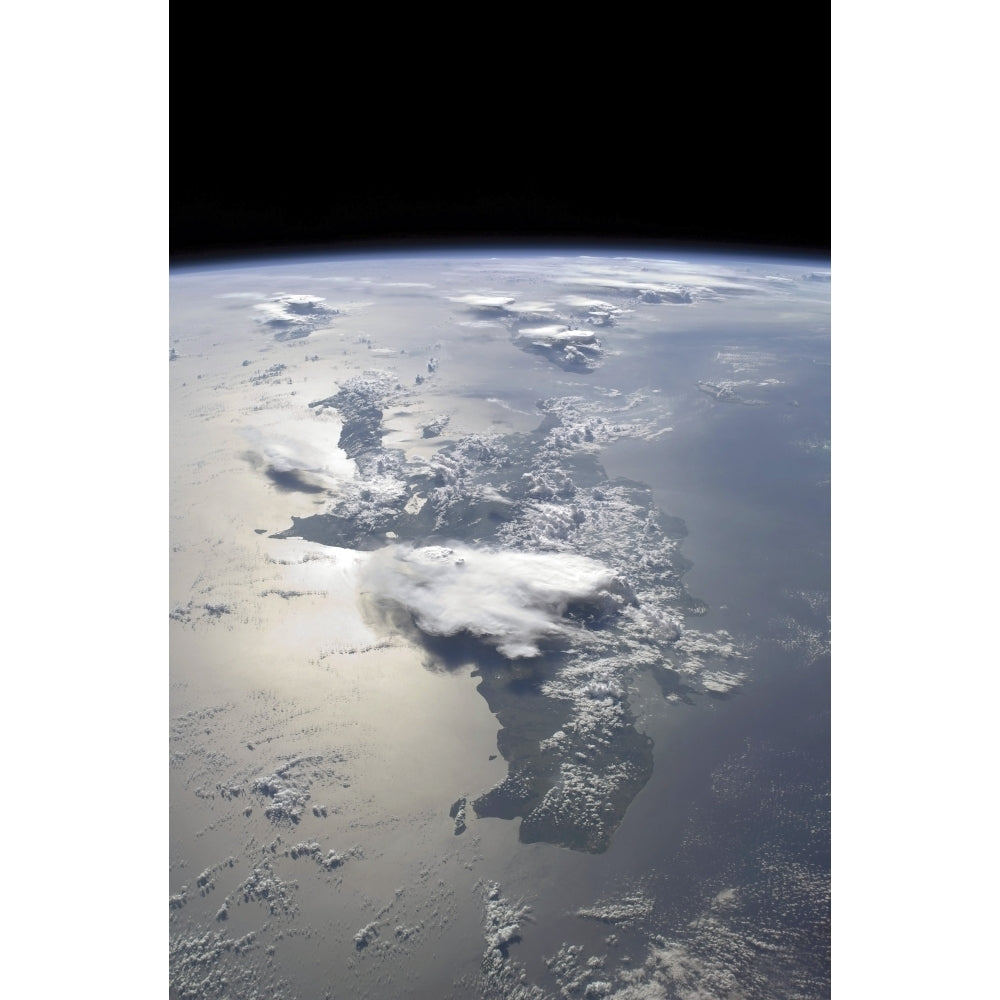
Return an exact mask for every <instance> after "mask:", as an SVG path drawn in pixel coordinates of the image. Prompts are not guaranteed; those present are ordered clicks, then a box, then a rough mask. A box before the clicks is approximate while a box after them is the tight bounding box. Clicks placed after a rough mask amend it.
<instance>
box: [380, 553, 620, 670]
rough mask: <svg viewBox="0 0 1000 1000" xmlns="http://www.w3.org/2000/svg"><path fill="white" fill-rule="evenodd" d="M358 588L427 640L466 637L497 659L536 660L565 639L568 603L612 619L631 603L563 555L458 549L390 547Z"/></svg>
mask: <svg viewBox="0 0 1000 1000" xmlns="http://www.w3.org/2000/svg"><path fill="white" fill-rule="evenodd" d="M362 586H363V589H365V590H366V591H367V592H368V593H369V594H370V595H371V596H372V597H373V598H374V599H375V601H376V602H378V603H380V604H382V605H385V604H387V603H392V604H395V605H397V606H400V607H402V608H405V609H406V610H408V611H409V612H410V613H411V614H412V615H413V621H414V623H415V624H416V626H417V627H418V628H419V629H420V630H421V631H422V632H424V633H426V634H428V635H435V636H449V635H458V634H459V633H463V632H464V633H468V634H470V635H473V636H476V637H477V638H479V639H482V640H483V641H484V642H486V643H488V644H489V645H491V646H495V647H496V649H497V650H498V651H499V652H500V653H502V654H503V655H504V656H506V657H508V658H510V659H515V658H517V657H522V656H538V655H539V653H540V652H541V650H540V648H539V643H540V642H541V641H542V640H543V639H545V638H550V637H553V636H558V635H570V634H571V633H572V631H573V630H574V629H575V628H576V627H577V626H574V625H572V624H571V623H569V622H568V621H566V620H564V618H563V616H564V614H565V613H566V611H567V609H568V608H569V607H570V606H571V605H574V604H579V605H589V606H592V607H595V608H596V609H598V610H599V611H601V612H604V613H609V612H614V611H616V610H618V609H620V608H622V607H624V606H625V605H626V604H628V603H633V602H634V600H635V598H634V596H633V595H632V592H631V589H630V588H629V587H628V585H627V584H625V583H623V582H622V581H621V580H620V579H619V578H618V577H616V576H615V574H614V573H613V572H612V571H611V570H610V569H608V568H607V567H606V566H603V565H602V564H601V563H599V562H596V561H595V560H593V559H588V558H586V557H584V556H577V555H571V554H568V553H564V552H558V553H555V552H494V551H489V550H484V549H472V548H468V547H464V546H455V547H453V548H451V547H444V546H428V547H424V548H411V547H409V546H394V547H392V548H389V549H383V550H381V551H380V552H378V553H376V554H375V555H373V557H372V559H371V561H370V562H369V563H368V566H367V568H366V571H365V574H364V578H363V582H362Z"/></svg>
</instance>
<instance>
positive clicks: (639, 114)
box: [170, 10, 830, 263]
mask: <svg viewBox="0 0 1000 1000" xmlns="http://www.w3.org/2000/svg"><path fill="white" fill-rule="evenodd" d="M817 13H818V14H819V15H822V18H824V19H826V20H809V19H806V20H804V21H800V23H798V24H797V25H796V26H795V30H794V34H791V35H790V34H789V33H788V26H787V25H785V24H781V23H778V20H777V18H778V15H776V14H774V15H768V16H770V17H772V18H775V21H774V23H770V22H761V21H760V20H755V18H759V16H760V15H759V14H756V13H754V14H752V15H751V14H747V15H743V16H744V17H745V21H744V23H736V22H735V21H734V20H733V19H732V18H733V16H734V15H732V14H726V15H723V14H722V13H721V11H720V12H719V13H718V14H713V13H706V14H704V15H701V19H700V20H698V21H695V22H692V21H690V20H688V21H686V22H685V21H682V20H679V19H678V17H677V16H675V15H674V14H673V13H671V19H670V23H669V26H665V25H664V24H663V23H659V22H656V23H653V22H651V23H649V24H644V23H642V22H639V21H637V22H635V23H631V22H630V23H628V24H624V23H622V24H612V25H608V24H605V23H594V24H592V25H584V26H582V33H581V26H580V25H576V26H575V27H574V31H575V34H573V35H572V36H571V35H567V36H566V37H558V38H555V39H554V38H552V37H547V38H541V37H537V36H534V35H528V36H526V37H522V36H521V31H522V26H520V25H513V26H510V25H508V26H506V27H505V28H503V29H502V31H503V33H502V34H500V35H497V36H496V37H492V38H491V39H490V41H489V43H488V44H486V43H483V42H482V39H481V38H475V39H472V38H467V39H465V40H464V41H463V43H462V45H463V48H462V49H461V50H459V48H458V42H456V41H455V36H454V34H451V35H441V36H439V37H436V40H435V41H434V42H432V43H430V44H428V42H427V37H428V26H427V25H406V24H400V23H395V24H393V25H392V30H391V32H387V31H385V30H381V29H380V31H379V33H378V34H373V33H372V26H371V25H370V24H369V25H367V26H365V28H366V30H365V31H362V30H361V29H359V28H354V29H352V30H349V31H348V30H341V31H332V30H331V29H329V27H328V26H326V25H325V24H315V25H313V24H309V23H304V22H303V23H294V22H290V21H287V20H286V22H284V23H282V22H280V21H274V22H268V23H267V24H266V25H259V26H258V30H259V34H258V35H256V36H254V37H251V35H248V34H247V32H246V29H244V32H243V33H242V34H241V35H239V36H238V37H237V36H233V37H230V38H226V39H220V38H219V37H206V36H204V35H203V34H202V33H200V32H193V33H188V32H182V31H179V30H178V27H177V23H176V22H177V18H174V19H173V22H172V41H171V67H172V68H171V123H170V124H171V163H170V180H171V191H170V253H171V259H172V261H173V262H174V263H186V262H194V261H197V260H202V259H207V258H210V257H219V256H222V257H242V256H248V255H262V254H270V253H280V252H294V251H320V250H351V249H354V250H363V249H367V248H371V249H376V248H390V247H400V248H407V247H411V248H417V247H421V246H433V245H436V244H446V243H449V244H454V243H465V244H469V245H479V246H483V245H487V244H489V245H504V244H509V245H525V244H528V245H535V244H547V245H558V244H563V245H568V244H591V245H593V244H597V245H603V246H615V245H622V246H631V247H636V248H641V247H642V246H644V245H656V244H658V245H671V246H676V247H680V248H683V247H690V248H695V247H705V246H707V247H710V248H720V249H721V248H734V249H747V250H753V249H757V250H762V251H785V252H792V253H809V254H822V255H824V256H825V255H827V254H828V253H829V248H830V165H829V164H830V140H829V136H830V84H829V73H830V59H829V27H828V11H827V10H820V11H818V12H813V14H811V15H810V17H812V18H815V17H816V14H817ZM798 16H799V17H800V18H801V17H802V15H798ZM387 17H388V15H387ZM383 27H384V26H383ZM536 27H537V26H535V25H532V26H531V30H535V28H536ZM723 29H724V30H723ZM411 30H412V31H413V32H414V33H415V34H414V37H413V38H412V39H410V38H409V37H408V33H409V32H410V31H411ZM492 30H499V29H496V28H495V26H494V28H493V29H492ZM523 31H525V32H527V31H528V29H527V28H523ZM411 43H412V44H411Z"/></svg>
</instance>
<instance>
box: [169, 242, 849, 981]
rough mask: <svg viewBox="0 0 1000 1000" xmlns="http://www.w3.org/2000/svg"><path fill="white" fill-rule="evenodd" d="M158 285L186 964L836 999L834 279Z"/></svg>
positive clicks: (711, 261) (672, 267)
mask: <svg viewBox="0 0 1000 1000" xmlns="http://www.w3.org/2000/svg"><path fill="white" fill-rule="evenodd" d="M494 249H495V252H492V253H490V252H488V251H487V250H486V249H485V248H479V249H477V248H470V247H466V248H460V249H451V250H446V249H441V248H435V249H430V248H426V249H424V250H422V251H420V252H400V253H387V252H380V253H375V252H370V253H365V254H351V253H346V252H344V253H337V254H336V255H332V254H328V255H320V254H318V253H312V252H310V253H305V254H303V253H299V254H295V255H294V256H288V255H285V256H281V257H276V258H272V259H268V260H260V259H258V260H253V261H248V260H235V259H228V260H218V261H216V262H214V263H213V264H208V263H207V262H205V263H201V264H183V265H180V266H176V267H174V268H173V269H172V273H171V343H170V401H171V415H170V437H171V459H170V464H171V499H170V515H171V561H170V601H171V606H170V617H171V625H170V627H171V653H170V680H171V698H170V714H171V735H170V738H171V758H170V781H171V792H170V809H171V813H170V814H171V833H170V886H171V896H170V988H171V992H172V995H174V996H177V997H184V998H189V1000H196V998H197V1000H200V998H216V997H230V996H238V997H241V998H252V997H270V998H282V1000H298V998H300V997H303V998H304V997H339V996H348V995H350V996H367V997H372V998H376V997H395V996H404V995H405V996H414V997H423V996H427V997H456V998H457V997H465V996H470V995H480V996H491V997H505V998H529V997H530V998H534V1000H542V998H548V997H553V998H555V997H574V996H587V997H608V998H619V1000H626V998H628V1000H635V998H639V997H654V996H656V997H660V996H662V997H678V998H694V997H697V996H703V995H711V996H715V997H732V998H735V997H737V996H739V997H748V998H758V997H759V998H761V1000H770V998H789V1000H791V998H814V997H815V998H819V997H826V996H828V995H829V991H830V970H829V961H830V954H829V877H830V865H829V854H830V842H829V822H830V818H829V780H830V761H829V709H830V704H829V622H830V619H829V611H830V607H829V572H830V538H829V533H830V460H829V449H830V377H829V375H830V325H829V324H830V278H831V275H830V267H829V261H828V260H823V259H817V258H814V257H809V258H805V257H801V256H798V257H791V256H781V257H777V256H768V255H766V254H764V253H755V254H742V255H740V256H724V255H720V254H718V253H699V254H695V253H688V252H678V254H677V255H676V256H673V255H672V256H671V257H670V258H664V257H662V256H646V255H642V254H639V253H636V254H635V255H628V254H624V253H619V252H618V250H617V248H616V249H615V250H614V251H613V252H609V253H602V252H601V251H600V250H599V249H597V248H593V247H589V248H586V252H582V250H583V248H580V247H574V248H567V250H566V251H565V252H555V251H554V250H553V249H552V248H546V249H545V250H540V249H539V248H533V247H529V248H526V249H523V250H520V251H518V250H515V249H513V248H511V247H506V246H505V247H502V248H494Z"/></svg>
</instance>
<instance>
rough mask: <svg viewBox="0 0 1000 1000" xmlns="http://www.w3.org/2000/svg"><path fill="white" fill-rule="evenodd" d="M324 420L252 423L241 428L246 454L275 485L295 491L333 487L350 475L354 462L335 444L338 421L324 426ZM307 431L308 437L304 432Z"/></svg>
mask: <svg viewBox="0 0 1000 1000" xmlns="http://www.w3.org/2000/svg"><path fill="white" fill-rule="evenodd" d="M325 423H326V422H325V421H323V422H322V423H321V422H320V421H317V422H316V423H315V424H314V426H311V427H310V426H306V427H300V428H297V429H295V430H297V431H298V433H295V432H294V430H293V429H292V428H289V429H288V432H284V433H283V432H282V430H281V429H279V428H275V427H272V428H268V429H267V430H266V431H262V430H260V429H258V428H255V427H247V428H244V430H243V436H244V437H245V438H246V440H247V442H248V443H249V445H250V447H249V448H248V450H247V455H246V457H247V458H249V459H250V460H251V461H252V462H253V463H254V464H256V465H258V466H259V467H262V468H263V471H264V473H265V474H266V475H267V477H268V478H269V479H270V480H271V482H272V483H274V485H275V486H277V487H278V488H279V489H282V490H287V491H292V492H299V493H321V492H325V491H329V490H336V489H338V488H340V487H342V486H343V485H344V484H345V481H350V480H351V479H352V478H353V476H354V463H353V462H351V461H350V460H349V459H348V458H347V456H346V455H345V454H344V453H343V451H342V450H341V449H340V448H338V447H337V445H336V433H337V432H338V431H339V429H340V428H339V425H337V424H332V425H331V426H330V427H326V426H324V425H325ZM307 434H308V435H309V436H308V438H307V437H306V435H307Z"/></svg>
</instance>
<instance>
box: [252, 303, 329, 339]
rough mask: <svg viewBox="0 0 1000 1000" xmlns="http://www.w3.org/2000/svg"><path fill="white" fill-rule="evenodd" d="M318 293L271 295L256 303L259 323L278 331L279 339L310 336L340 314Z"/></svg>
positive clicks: (276, 336) (276, 334)
mask: <svg viewBox="0 0 1000 1000" xmlns="http://www.w3.org/2000/svg"><path fill="white" fill-rule="evenodd" d="M325 303H326V299H324V298H321V297H319V296H317V295H285V294H283V295H272V296H271V298H270V299H268V301H267V302H260V303H258V304H257V305H255V306H254V309H255V310H256V312H257V322H258V323H262V324H263V325H264V326H267V327H270V328H271V329H272V330H274V331H275V334H274V336H275V339H276V340H294V339H296V338H298V337H307V336H308V335H309V334H310V333H311V332H312V331H313V330H315V329H316V328H317V327H320V326H324V325H325V324H326V323H328V322H329V320H330V319H331V318H332V317H334V316H336V315H338V314H339V313H340V310H339V309H335V308H334V307H333V306H328V305H326V304H325Z"/></svg>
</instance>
